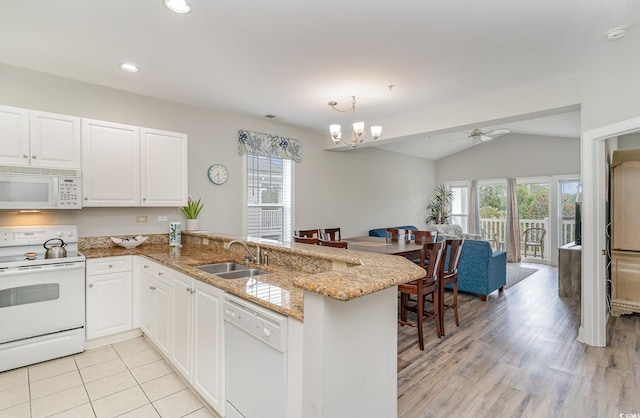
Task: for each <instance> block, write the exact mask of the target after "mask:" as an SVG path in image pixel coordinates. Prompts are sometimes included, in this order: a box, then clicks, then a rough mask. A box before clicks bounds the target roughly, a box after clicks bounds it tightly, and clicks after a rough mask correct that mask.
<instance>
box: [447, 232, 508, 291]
mask: <svg viewBox="0 0 640 418" xmlns="http://www.w3.org/2000/svg"><path fill="white" fill-rule="evenodd" d="M506 284H507V253H506V252H505V251H495V252H494V251H493V250H492V248H491V243H490V242H489V241H481V240H472V239H465V240H464V245H463V247H462V255H461V256H460V266H458V290H459V291H461V292H468V293H474V294H476V295H480V299H482V300H483V301H485V300H487V295H488V294H490V293H492V292H494V291H496V290H498V289H500V290H502V289H503V288H504V286H505V285H506Z"/></svg>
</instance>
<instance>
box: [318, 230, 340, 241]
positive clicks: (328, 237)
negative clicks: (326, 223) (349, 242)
mask: <svg viewBox="0 0 640 418" xmlns="http://www.w3.org/2000/svg"><path fill="white" fill-rule="evenodd" d="M320 239H323V240H325V241H340V240H341V239H342V238H341V237H340V228H323V229H321V230H320Z"/></svg>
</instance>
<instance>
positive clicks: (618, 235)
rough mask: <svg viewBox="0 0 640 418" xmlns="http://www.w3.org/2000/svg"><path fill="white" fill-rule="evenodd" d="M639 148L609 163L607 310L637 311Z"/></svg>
mask: <svg viewBox="0 0 640 418" xmlns="http://www.w3.org/2000/svg"><path fill="white" fill-rule="evenodd" d="M639 207H640V149H633V150H618V151H614V153H613V159H612V163H611V282H612V286H611V297H612V301H611V314H612V315H613V316H620V315H622V314H628V313H633V312H640V211H638V208H639Z"/></svg>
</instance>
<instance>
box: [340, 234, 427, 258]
mask: <svg viewBox="0 0 640 418" xmlns="http://www.w3.org/2000/svg"><path fill="white" fill-rule="evenodd" d="M342 241H346V242H348V243H349V247H348V248H349V249H350V250H356V251H367V252H371V253H379V254H389V255H399V256H402V257H406V258H408V259H409V260H415V259H419V258H420V252H421V251H422V244H416V242H415V241H405V240H397V241H387V239H386V238H380V237H370V236H368V235H365V236H361V237H352V238H343V239H342Z"/></svg>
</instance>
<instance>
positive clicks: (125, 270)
mask: <svg viewBox="0 0 640 418" xmlns="http://www.w3.org/2000/svg"><path fill="white" fill-rule="evenodd" d="M86 286H87V290H86V295H87V296H86V298H87V318H86V320H87V321H86V331H87V336H86V337H87V340H92V339H94V338H100V337H106V336H108V335H112V334H116V333H118V332H123V331H128V330H130V329H131V327H132V322H131V321H132V312H133V308H132V258H131V256H122V257H106V258H97V259H91V260H87V280H86Z"/></svg>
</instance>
